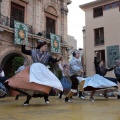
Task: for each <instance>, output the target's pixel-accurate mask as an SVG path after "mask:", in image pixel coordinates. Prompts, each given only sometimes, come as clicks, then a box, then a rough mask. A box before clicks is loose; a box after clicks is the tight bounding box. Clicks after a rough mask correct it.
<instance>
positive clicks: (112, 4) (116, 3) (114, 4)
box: [111, 2, 119, 8]
mask: <svg viewBox="0 0 120 120" xmlns="http://www.w3.org/2000/svg"><path fill="white" fill-rule="evenodd" d="M118 6H119V3H118V2H114V3H111V8H116V7H118Z"/></svg>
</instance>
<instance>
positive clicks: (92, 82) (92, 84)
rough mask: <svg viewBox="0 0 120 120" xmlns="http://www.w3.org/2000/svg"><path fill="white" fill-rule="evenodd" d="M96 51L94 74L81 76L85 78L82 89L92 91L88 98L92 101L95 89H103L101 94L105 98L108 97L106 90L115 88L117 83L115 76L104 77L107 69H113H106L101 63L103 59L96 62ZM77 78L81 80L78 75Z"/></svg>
mask: <svg viewBox="0 0 120 120" xmlns="http://www.w3.org/2000/svg"><path fill="white" fill-rule="evenodd" d="M96 56H97V53H96V52H95V57H94V64H95V70H96V74H95V75H94V76H91V77H87V78H85V79H84V78H82V79H84V80H85V84H84V91H92V92H91V95H90V100H91V101H94V100H95V99H94V97H93V96H94V94H95V92H96V91H100V92H102V91H103V95H104V97H105V98H108V96H107V92H108V90H111V91H113V90H116V89H117V87H118V85H117V82H116V81H117V80H116V79H115V78H109V77H104V76H105V75H106V73H107V72H108V71H111V70H113V68H110V69H107V68H105V66H104V65H103V61H100V62H97V57H96ZM77 78H78V79H79V80H81V78H80V77H77Z"/></svg>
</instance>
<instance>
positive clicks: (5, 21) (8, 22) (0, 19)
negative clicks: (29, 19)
mask: <svg viewBox="0 0 120 120" xmlns="http://www.w3.org/2000/svg"><path fill="white" fill-rule="evenodd" d="M0 24H1V25H4V26H8V27H10V28H14V19H12V18H8V17H6V16H3V15H0ZM26 25H27V26H28V33H31V34H32V26H31V25H28V24H26Z"/></svg>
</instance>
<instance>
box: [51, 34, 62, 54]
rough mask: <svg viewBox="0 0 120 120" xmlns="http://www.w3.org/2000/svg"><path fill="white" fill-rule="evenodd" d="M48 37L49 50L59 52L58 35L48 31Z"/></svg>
mask: <svg viewBox="0 0 120 120" xmlns="http://www.w3.org/2000/svg"><path fill="white" fill-rule="evenodd" d="M50 39H51V52H53V53H61V51H60V40H61V38H60V36H58V35H56V34H53V33H50Z"/></svg>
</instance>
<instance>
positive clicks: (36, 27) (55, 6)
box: [0, 0, 71, 74]
mask: <svg viewBox="0 0 120 120" xmlns="http://www.w3.org/2000/svg"><path fill="white" fill-rule="evenodd" d="M70 3H71V1H70V0H0V64H1V66H2V67H3V68H4V71H5V73H6V74H8V72H9V71H10V70H11V64H12V60H13V59H14V57H16V56H22V57H24V58H26V59H27V60H28V62H29V64H31V63H32V60H31V57H29V56H27V55H24V54H22V53H21V46H20V45H16V44H14V20H16V21H19V22H21V23H24V24H27V25H28V42H29V45H28V47H27V49H32V48H35V47H36V45H37V40H38V39H41V40H43V41H46V42H47V43H48V50H49V51H50V33H54V34H57V35H59V36H61V43H60V46H61V54H62V55H63V58H64V61H68V51H67V48H68V47H69V46H68V45H67V14H68V8H67V5H69V4H70ZM39 32H41V33H42V36H41V35H39V34H38V33H39ZM53 56H57V54H53Z"/></svg>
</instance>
